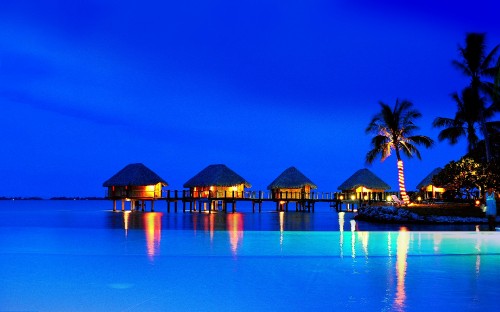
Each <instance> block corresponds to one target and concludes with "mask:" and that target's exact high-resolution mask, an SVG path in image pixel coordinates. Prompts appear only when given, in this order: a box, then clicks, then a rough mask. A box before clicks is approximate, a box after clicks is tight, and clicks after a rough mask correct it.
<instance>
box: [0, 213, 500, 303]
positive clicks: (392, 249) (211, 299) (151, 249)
mask: <svg viewBox="0 0 500 312" xmlns="http://www.w3.org/2000/svg"><path fill="white" fill-rule="evenodd" d="M21 211H22V210H21ZM0 214H1V216H0V217H1V218H0V243H1V244H0V267H2V268H5V269H3V270H2V271H1V272H0V282H2V284H4V285H9V287H8V288H5V289H2V291H0V310H30V309H31V310H33V307H35V306H36V307H37V310H46V311H50V310H77V309H74V306H72V304H74V301H71V300H70V299H75V298H77V301H78V300H80V301H81V302H85V303H86V304H87V305H88V304H92V303H93V302H95V305H94V306H91V307H90V308H89V307H88V306H85V308H87V310H102V308H101V309H99V307H102V306H106V304H111V305H112V308H111V310H133V309H132V308H131V307H135V306H137V307H140V308H142V310H150V311H161V310H168V309H169V308H170V309H171V310H218V309H221V307H222V308H223V307H227V308H226V310H234V309H235V308H237V307H249V308H255V309H258V310H264V309H265V308H266V307H269V306H273V307H275V310H277V311H287V310H290V307H291V306H292V307H295V308H297V309H299V308H301V309H306V308H307V309H310V310H346V311H356V310H361V311H363V310H364V311H368V310H377V311H419V310H422V309H426V308H428V306H429V304H428V303H427V302H430V303H432V305H433V306H434V305H435V309H436V310H438V309H441V310H447V309H448V310H453V309H455V310H460V309H462V310H481V309H483V308H490V307H491V306H490V305H489V304H490V303H491V302H495V300H496V299H495V298H497V291H495V290H498V286H497V285H498V276H500V268H499V266H498V263H499V261H500V236H499V235H498V234H496V233H488V232H486V233H485V232H475V231H474V227H473V229H472V230H471V231H469V232H449V231H443V232H418V231H411V229H410V230H409V229H406V228H401V227H400V226H397V227H396V226H393V230H391V231H366V228H367V227H366V223H363V222H356V221H354V220H352V215H351V214H348V213H340V214H336V213H332V212H327V213H315V214H312V213H311V214H308V213H305V214H304V213H294V212H288V213H287V212H282V213H262V214H258V213H256V214H248V213H234V214H232V213H228V214H224V213H214V214H208V213H194V214H189V213H186V214H182V213H180V214H170V215H169V214H167V213H159V212H157V213H150V212H147V213H143V212H125V213H122V212H116V213H112V212H110V211H90V212H88V211H84V212H82V211H77V212H71V211H70V210H64V211H62V210H61V211H58V212H52V213H49V212H47V211H34V212H32V211H29V212H27V211H23V212H22V213H20V211H19V210H16V211H9V212H6V211H5V210H0ZM22 217H25V218H24V219H25V220H26V219H27V220H28V222H26V223H24V224H23V223H22V222H21V221H19V220H18V219H19V218H22ZM35 217H36V222H39V223H40V222H41V223H43V224H38V226H33V224H34V222H35ZM319 218H323V219H321V220H319ZM351 221H352V222H351ZM326 228H330V229H337V230H328V231H326V230H320V231H318V229H326ZM304 229H314V231H305V230H304ZM130 260H132V261H130ZM110 263H112V265H107V264H110ZM58 272H63V273H58ZM75 281H78V285H76V284H75ZM283 281H286V283H284V282H283ZM80 285H81V286H80ZM102 285H104V286H102ZM106 285H107V286H106ZM109 285H111V286H109ZM171 285H175V287H169V286H171ZM200 285H206V286H205V287H206V289H214V290H217V289H224V291H222V292H218V291H214V292H204V291H200V292H198V291H194V292H193V289H198V288H199V287H200ZM104 287H105V288H104ZM124 289H131V290H132V291H128V292H126V293H125V292H123V290H124ZM297 289H304V290H307V293H308V294H310V295H311V298H315V300H310V301H307V302H306V301H304V300H303V298H302V297H301V296H297V295H295V294H296V293H297V292H296V290H297ZM143 290H144V291H143ZM333 290H334V291H333ZM90 293H92V300H88V296H89V294H90ZM148 293H149V294H152V293H153V294H155V295H154V296H150V297H146V296H147V295H148ZM228 293H229V294H232V295H234V296H229V297H231V298H234V297H237V298H238V300H234V302H233V301H231V302H228V301H227V300H228V299H227V298H229V297H228V296H226V295H227V294H228ZM55 294H56V295H55ZM54 296H56V297H57V300H53V298H54ZM12 298H14V299H15V298H23V299H24V300H17V301H16V300H14V299H12ZM47 298H51V300H48V299H47ZM65 298H70V299H67V301H68V302H66V303H65V300H66V299H65ZM110 298H112V300H110ZM144 298H148V299H150V300H149V301H148V304H150V305H149V306H144V303H143V302H145V299H144ZM266 298H273V299H272V300H269V301H266V300H267V299H266ZM70 301H71V302H70ZM23 302H30V303H31V305H23ZM110 302H111V303H110ZM125 302H130V305H125V304H124V303H125ZM221 302H223V303H224V304H225V305H223V306H221ZM44 304H45V305H44ZM57 304H59V306H57ZM64 304H66V305H64ZM121 304H122V305H121ZM134 304H135V305H134ZM183 304H185V305H183ZM259 304H261V305H259ZM305 305H307V306H305ZM83 306H84V305H82V307H83ZM43 307H45V309H44V308H43ZM71 308H73V309H71ZM82 309H83V308H82Z"/></svg>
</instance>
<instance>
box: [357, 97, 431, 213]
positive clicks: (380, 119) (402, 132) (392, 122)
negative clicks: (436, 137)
mask: <svg viewBox="0 0 500 312" xmlns="http://www.w3.org/2000/svg"><path fill="white" fill-rule="evenodd" d="M379 104H380V107H381V111H380V112H379V113H378V114H376V115H375V116H374V117H373V119H372V120H371V122H370V123H369V124H368V127H367V128H366V130H365V132H366V133H368V134H374V137H373V138H372V141H371V145H372V147H373V149H372V150H370V151H369V152H368V153H367V154H366V162H367V163H368V164H371V163H372V162H373V161H374V160H375V159H376V158H377V157H378V156H380V157H381V161H384V160H385V159H386V158H387V157H389V156H390V155H391V153H392V152H393V151H394V152H395V153H396V158H397V160H398V163H397V164H398V179H399V190H400V192H401V197H402V199H403V201H404V202H405V203H408V202H409V198H408V195H407V194H406V189H405V180H404V170H403V160H402V159H401V154H402V153H403V154H405V155H406V156H407V157H408V158H411V157H413V156H414V155H415V156H417V157H418V159H421V156H420V152H419V151H418V149H417V147H416V145H423V146H424V147H426V148H429V147H431V146H432V145H433V144H434V141H433V140H432V139H431V138H429V137H427V136H424V135H412V133H413V132H414V131H415V130H418V129H419V128H418V127H417V126H416V125H415V124H414V122H413V121H414V120H415V119H417V118H420V117H422V114H420V112H419V111H418V110H416V109H414V108H413V103H411V102H410V101H399V100H396V105H395V106H394V108H391V107H389V105H387V104H385V103H383V102H379Z"/></svg>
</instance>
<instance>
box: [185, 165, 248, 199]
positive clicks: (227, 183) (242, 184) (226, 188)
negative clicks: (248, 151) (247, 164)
mask: <svg viewBox="0 0 500 312" xmlns="http://www.w3.org/2000/svg"><path fill="white" fill-rule="evenodd" d="M184 187H185V188H189V190H190V193H191V196H192V197H195V198H200V197H201V198H208V197H211V198H217V197H218V198H227V197H235V198H241V197H243V193H244V191H245V188H250V187H252V185H251V184H250V183H249V182H248V181H247V180H245V179H244V178H242V177H241V176H240V175H239V174H237V173H236V172H234V171H233V170H231V169H229V168H228V167H227V166H226V165H221V164H219V165H210V166H208V167H206V168H205V169H203V170H202V171H200V172H199V173H198V174H196V175H195V176H194V177H192V178H191V179H189V180H188V181H187V182H186V183H184Z"/></svg>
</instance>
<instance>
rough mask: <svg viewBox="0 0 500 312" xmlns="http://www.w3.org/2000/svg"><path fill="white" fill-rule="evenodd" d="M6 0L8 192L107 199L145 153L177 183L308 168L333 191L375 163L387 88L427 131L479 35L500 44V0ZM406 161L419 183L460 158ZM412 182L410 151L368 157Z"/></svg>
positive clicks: (257, 181) (427, 156)
mask: <svg viewBox="0 0 500 312" xmlns="http://www.w3.org/2000/svg"><path fill="white" fill-rule="evenodd" d="M473 5H474V6H471V4H470V2H460V1H458V2H457V1H427V0H424V1H404V2H402V1H377V2H375V1H293V2H292V3H289V2H287V1H273V0H269V1H237V2H235V1H226V0H221V1H180V2H179V1H175V2H170V1H148V0H145V1H141V2H137V1H111V0H95V1H93V0H89V1H62V0H58V1H56V0H49V1H9V0H7V1H2V4H1V5H0V6H1V9H0V103H1V107H2V113H1V114H0V125H1V126H0V129H1V133H2V137H3V144H2V153H0V173H1V178H0V196H17V195H20V196H27V195H35V196H43V197H50V196H58V195H62V196H101V195H103V194H104V189H103V187H102V182H104V181H105V180H106V179H108V178H109V177H110V176H111V175H113V174H114V173H116V172H117V171H118V170H120V169H121V168H122V167H124V166H125V165H127V164H129V163H135V162H142V163H144V164H145V165H146V166H148V167H149V168H151V169H152V170H154V171H155V172H157V173H158V174H159V175H160V176H162V177H163V178H164V179H165V180H166V181H167V182H168V183H169V184H170V186H169V188H170V189H181V188H182V184H183V183H184V182H186V181H187V180H188V179H189V178H191V177H192V176H193V175H194V174H196V173H197V172H199V171H200V170H201V169H203V168H204V167H206V166H207V165H209V164H215V163H224V164H226V165H228V166H229V167H230V168H232V169H233V170H235V171H236V172H238V173H239V174H240V175H242V176H243V177H244V178H246V179H247V180H248V181H249V182H250V183H252V184H253V188H252V189H254V190H262V189H265V188H266V187H267V185H268V184H269V183H270V182H271V181H272V180H274V178H276V176H277V175H279V174H280V173H281V172H282V171H283V170H284V169H286V168H288V167H289V166H296V167H297V168H298V169H299V170H301V171H302V172H303V173H304V174H306V175H307V176H308V177H309V178H310V179H311V180H313V181H314V182H315V183H316V184H318V186H319V189H320V190H321V191H335V190H336V189H337V186H338V185H340V184H341V183H342V182H343V181H344V180H345V179H347V178H348V177H349V176H350V175H351V174H352V173H354V172H355V171H356V170H358V169H361V168H364V167H365V161H364V159H365V155H366V152H367V151H368V150H369V143H370V136H368V135H366V134H365V133H364V129H365V128H366V125H367V124H368V122H369V121H370V119H371V117H372V116H373V115H374V114H375V113H376V112H377V111H378V108H379V106H378V101H384V102H386V103H389V104H391V105H392V104H394V102H395V100H396V99H397V98H401V99H408V100H411V101H412V102H413V103H414V104H415V106H416V108H417V109H419V110H420V111H421V112H422V114H423V118H421V119H420V120H419V121H418V124H419V125H420V127H421V131H420V133H421V134H425V135H429V136H430V137H432V138H434V139H436V140H437V133H438V131H437V130H435V129H432V127H431V122H432V120H433V119H434V118H435V117H437V116H441V117H452V116H453V113H454V110H455V106H454V103H453V101H452V100H451V99H450V94H451V93H452V92H454V91H459V90H461V89H462V88H463V87H464V86H465V85H466V84H467V80H466V78H465V77H463V76H461V74H460V73H459V72H458V71H457V70H456V69H454V68H453V67H452V66H451V61H452V60H453V59H456V58H457V57H458V53H457V46H458V44H463V42H464V37H465V34H466V33H467V32H486V33H487V40H488V48H489V49H491V47H493V46H494V45H496V44H499V43H500V25H499V24H498V18H497V16H496V12H498V11H499V9H500V4H498V2H496V1H475V2H474V3H473ZM421 152H422V158H423V159H422V161H419V160H418V159H411V160H407V161H405V169H406V178H407V188H408V189H410V190H412V189H414V188H415V186H416V184H417V183H418V182H420V180H422V179H423V178H424V177H425V176H426V175H427V174H428V173H429V172H430V171H431V170H432V169H434V168H435V167H438V166H444V165H445V164H446V163H447V162H448V161H450V160H452V159H458V158H459V157H460V156H462V155H463V154H464V152H465V143H464V142H462V143H460V144H458V145H456V146H449V145H448V143H446V142H442V143H439V142H437V144H436V146H435V147H434V148H432V149H430V150H421ZM368 168H369V169H370V170H372V171H373V172H374V173H376V174H377V175H379V176H380V177H381V178H382V179H383V180H385V181H386V182H387V183H388V184H389V185H391V186H392V187H393V189H397V169H396V160H395V158H393V157H390V158H389V159H387V160H386V161H385V162H384V163H380V162H379V161H376V163H374V164H373V165H371V166H369V167H368Z"/></svg>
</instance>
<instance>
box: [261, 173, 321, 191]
mask: <svg viewBox="0 0 500 312" xmlns="http://www.w3.org/2000/svg"><path fill="white" fill-rule="evenodd" d="M317 188H318V187H317V186H316V184H314V183H313V182H312V181H311V180H310V179H309V178H308V177H306V176H305V175H304V174H303V173H302V172H300V171H299V170H297V168H295V167H290V168H288V169H286V170H285V171H283V172H282V173H281V174H280V175H279V176H278V177H277V178H276V179H274V181H273V182H271V184H269V186H268V187H267V189H268V190H270V191H271V193H272V198H273V199H282V198H286V199H288V198H292V199H308V198H309V197H310V194H311V190H312V189H317Z"/></svg>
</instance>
